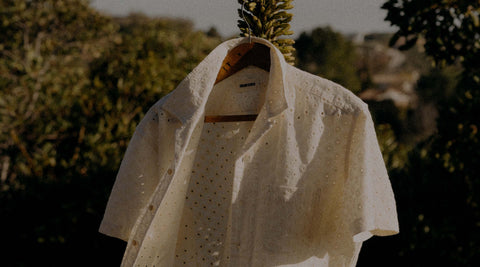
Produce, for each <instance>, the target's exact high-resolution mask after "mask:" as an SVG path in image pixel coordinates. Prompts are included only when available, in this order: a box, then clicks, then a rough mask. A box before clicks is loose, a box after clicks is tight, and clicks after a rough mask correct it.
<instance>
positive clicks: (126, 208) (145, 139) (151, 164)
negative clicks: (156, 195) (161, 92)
mask: <svg viewBox="0 0 480 267" xmlns="http://www.w3.org/2000/svg"><path fill="white" fill-rule="evenodd" d="M158 117H159V116H158V113H156V112H154V111H152V110H150V111H149V112H147V114H146V115H145V117H144V118H143V120H142V121H141V122H140V123H139V125H138V126H137V128H136V130H135V133H134V134H133V137H132V139H131V140H130V143H129V145H128V148H127V150H126V152H125V155H124V158H123V160H122V163H121V164H120V169H119V171H118V174H117V177H116V180H115V183H114V185H113V189H112V192H111V194H110V197H109V200H108V203H107V207H106V210H105V214H104V217H103V220H102V222H101V224H100V229H99V231H100V232H101V233H103V234H106V235H109V236H112V237H116V238H119V239H122V240H124V241H128V238H129V236H130V232H131V230H132V228H133V226H134V224H135V222H136V220H137V218H138V217H139V215H140V212H141V210H142V209H143V208H145V205H146V204H147V201H148V200H149V198H150V196H151V195H152V193H153V191H154V188H155V186H156V185H157V184H158V180H159V179H158V175H159V165H158V164H157V160H158V140H159V136H158V135H159V131H158V125H159V123H158V120H159V118H158Z"/></svg>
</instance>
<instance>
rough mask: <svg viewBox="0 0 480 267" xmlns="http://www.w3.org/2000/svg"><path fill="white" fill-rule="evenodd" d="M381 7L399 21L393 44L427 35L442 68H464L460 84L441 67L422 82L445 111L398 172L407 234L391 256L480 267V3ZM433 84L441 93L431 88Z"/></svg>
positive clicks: (411, 2) (407, 0) (399, 260)
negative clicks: (447, 77)
mask: <svg viewBox="0 0 480 267" xmlns="http://www.w3.org/2000/svg"><path fill="white" fill-rule="evenodd" d="M383 8H384V9H387V10H388V15H387V18H386V19H387V20H388V21H390V22H391V23H392V24H393V25H395V26H398V31H397V32H396V34H395V36H394V38H392V40H391V44H395V43H398V42H399V40H400V38H404V39H405V40H406V42H404V45H403V46H402V48H403V49H407V48H409V47H411V46H412V45H413V44H415V43H416V42H417V40H419V39H424V42H425V52H426V53H427V54H428V55H429V56H430V57H431V58H432V59H433V61H435V62H436V63H437V66H444V65H453V64H460V65H461V73H460V74H459V76H458V83H455V84H454V85H452V84H444V83H445V81H446V80H445V76H444V75H441V73H440V72H439V71H438V70H436V71H435V72H432V73H431V74H430V75H429V76H426V77H424V78H423V79H422V80H421V81H420V84H419V88H420V89H422V91H421V92H420V93H421V94H420V95H421V96H423V97H424V99H426V98H433V99H431V101H432V102H434V103H436V104H437V108H438V110H439V116H438V120H437V133H436V134H435V135H434V136H432V137H431V138H429V139H428V140H427V141H425V142H423V143H421V144H420V145H418V146H417V147H416V149H415V150H414V151H413V153H411V154H410V156H409V165H408V168H406V169H405V170H403V171H399V172H396V173H394V174H393V177H392V183H393V186H394V190H395V192H397V202H398V207H399V216H400V227H401V229H402V230H401V231H402V233H401V235H400V236H399V237H398V239H397V242H396V243H395V244H394V245H393V246H394V247H395V248H396V250H397V252H396V253H394V255H392V258H391V259H394V260H393V261H394V262H396V264H397V265H398V266H405V265H409V266H411V265H416V266H427V265H428V266H431V265H443V266H478V264H479V263H480V249H479V248H480V241H479V240H480V231H479V225H480V210H479V204H480V196H479V195H478V192H479V191H480V179H479V173H478V171H477V170H478V165H479V164H480V162H479V161H480V144H479V141H478V137H479V133H478V127H479V126H480V120H479V117H478V114H480V108H479V105H480V78H479V77H480V68H479V67H478V66H479V65H478V58H480V55H479V50H478V49H479V48H480V28H479V23H478V16H479V12H480V2H478V1H461V0H458V1H443V0H430V1H423V0H403V1H401V0H389V1H387V2H386V3H385V5H384V6H383ZM442 71H443V70H442ZM432 79H434V80H432ZM442 80H443V81H444V82H441V81H442ZM440 83H441V84H440ZM435 84H437V88H436V90H437V91H436V92H434V91H431V90H432V88H427V89H428V90H425V88H426V87H432V86H435ZM452 88H453V89H452ZM370 248H372V247H369V249H370ZM375 249H377V252H376V253H382V250H383V248H382V247H376V248H375ZM378 250H380V252H379V251H378ZM368 253H370V251H368V250H367V251H366V254H367V255H368ZM395 254H396V255H395ZM366 265H368V263H367V264H366Z"/></svg>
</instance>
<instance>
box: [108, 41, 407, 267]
mask: <svg viewBox="0 0 480 267" xmlns="http://www.w3.org/2000/svg"><path fill="white" fill-rule="evenodd" d="M252 40H253V41H254V42H258V43H262V44H265V45H267V46H268V47H270V48H271V52H270V53H271V68H270V72H266V71H263V70H261V69H258V68H256V67H248V68H246V69H243V70H242V71H240V72H238V73H236V74H235V75H233V76H231V77H229V78H227V79H225V80H223V81H222V82H220V83H218V84H216V85H214V82H215V79H216V75H217V73H218V71H219V69H220V66H221V64H222V61H223V59H224V58H225V56H226V54H227V53H228V51H229V50H230V49H232V48H233V47H235V46H237V45H239V44H241V43H244V42H247V41H248V39H246V38H238V39H233V40H229V41H226V42H224V43H222V44H221V45H219V46H218V47H217V48H216V49H214V50H213V51H212V52H211V53H210V54H209V55H208V56H207V57H206V58H205V59H204V60H203V61H202V62H201V63H200V64H199V65H198V66H197V67H196V68H195V69H194V70H193V71H192V72H191V73H190V74H189V75H188V76H187V77H186V78H185V79H184V80H183V81H182V82H181V83H180V85H179V86H178V87H177V88H176V89H175V90H174V91H172V92H171V93H170V94H169V95H167V96H165V97H164V98H162V99H161V100H159V101H158V102H157V103H156V104H155V105H154V106H153V107H151V109H150V110H149V111H148V112H147V114H146V115H145V117H144V119H143V120H142V121H141V122H140V124H139V125H138V127H137V129H136V131H135V133H134V135H133V138H132V140H131V141H130V144H129V146H128V149H127V151H126V154H125V157H124V159H123V161H122V164H121V166H120V170H119V173H118V176H117V179H116V181H115V184H114V187H113V190H112V193H111V195H110V199H109V201H108V205H107V209H106V211H105V216H104V219H103V221H102V224H101V226H100V231H101V232H102V233H105V234H107V235H110V236H114V237H117V238H121V239H123V240H125V241H128V245H127V248H126V251H125V255H124V258H123V261H122V266H157V267H158V266H242V267H243V266H355V264H356V261H357V257H358V254H359V252H360V247H361V244H362V242H363V241H365V240H366V239H368V238H370V237H371V236H372V235H380V236H385V235H392V234H396V233H398V220H397V214H396V207H395V199H394V195H393V192H392V188H391V185H390V182H389V179H388V175H387V171H386V169H385V165H384V162H383V160H382V156H381V153H380V149H379V146H378V142H377V139H376V135H375V131H374V127H373V122H372V119H371V116H370V113H369V112H368V107H367V105H366V104H365V103H363V102H362V101H361V100H360V99H359V98H358V97H356V96H355V95H354V94H352V93H351V92H350V91H348V90H346V89H345V88H343V87H341V86H340V85H338V84H335V83H333V82H331V81H328V80H325V79H322V78H320V77H317V76H314V75H311V74H309V73H306V72H304V71H301V70H299V69H297V68H295V67H293V66H290V65H288V64H287V63H286V62H285V61H284V58H283V55H282V54H281V53H280V51H279V50H278V49H277V48H275V47H274V46H273V45H272V44H271V43H270V42H268V41H266V40H264V39H260V38H252ZM245 84H248V85H253V84H254V85H253V86H245ZM241 85H242V86H241ZM252 112H258V114H259V115H258V117H257V119H256V120H255V121H254V122H219V123H214V124H207V123H204V116H205V115H228V114H251V113H252Z"/></svg>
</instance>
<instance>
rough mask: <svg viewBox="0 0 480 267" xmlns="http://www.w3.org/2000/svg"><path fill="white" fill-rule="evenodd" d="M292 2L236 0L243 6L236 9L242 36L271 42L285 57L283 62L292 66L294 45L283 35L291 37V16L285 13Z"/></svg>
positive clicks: (279, 0) (285, 0)
mask: <svg viewBox="0 0 480 267" xmlns="http://www.w3.org/2000/svg"><path fill="white" fill-rule="evenodd" d="M292 2H293V0H238V3H239V4H240V5H242V6H243V10H242V8H240V9H238V15H239V17H240V20H238V27H239V28H240V31H241V32H242V35H243V36H248V35H249V34H251V35H252V36H256V37H261V38H264V39H266V40H269V41H270V42H272V43H273V44H274V45H275V46H276V47H277V48H278V49H280V51H281V52H282V53H283V55H284V56H285V60H286V61H287V62H289V63H290V64H293V63H294V61H295V58H294V56H293V53H294V51H295V49H294V48H293V44H294V43H295V42H294V41H293V40H292V39H289V38H280V37H281V36H283V35H292V34H293V32H292V31H291V30H290V21H291V20H292V17H293V15H292V14H290V13H288V12H287V11H288V10H290V9H292V8H293V5H292Z"/></svg>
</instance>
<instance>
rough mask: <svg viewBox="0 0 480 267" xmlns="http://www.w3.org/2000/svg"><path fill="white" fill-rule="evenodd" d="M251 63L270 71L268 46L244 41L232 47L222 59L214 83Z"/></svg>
mask: <svg viewBox="0 0 480 267" xmlns="http://www.w3.org/2000/svg"><path fill="white" fill-rule="evenodd" d="M251 65H253V66H256V67H259V68H261V69H264V70H266V71H270V48H269V47H267V46H265V45H263V44H259V43H244V44H240V45H238V46H236V47H234V48H233V49H232V50H230V52H228V54H227V56H226V57H225V59H224V60H223V63H222V66H221V67H220V71H219V72H218V75H217V79H216V80H215V84H217V83H219V82H221V81H223V80H225V79H226V78H228V77H230V76H232V75H233V74H235V73H237V72H238V71H240V70H241V69H243V68H245V67H247V66H251Z"/></svg>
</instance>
